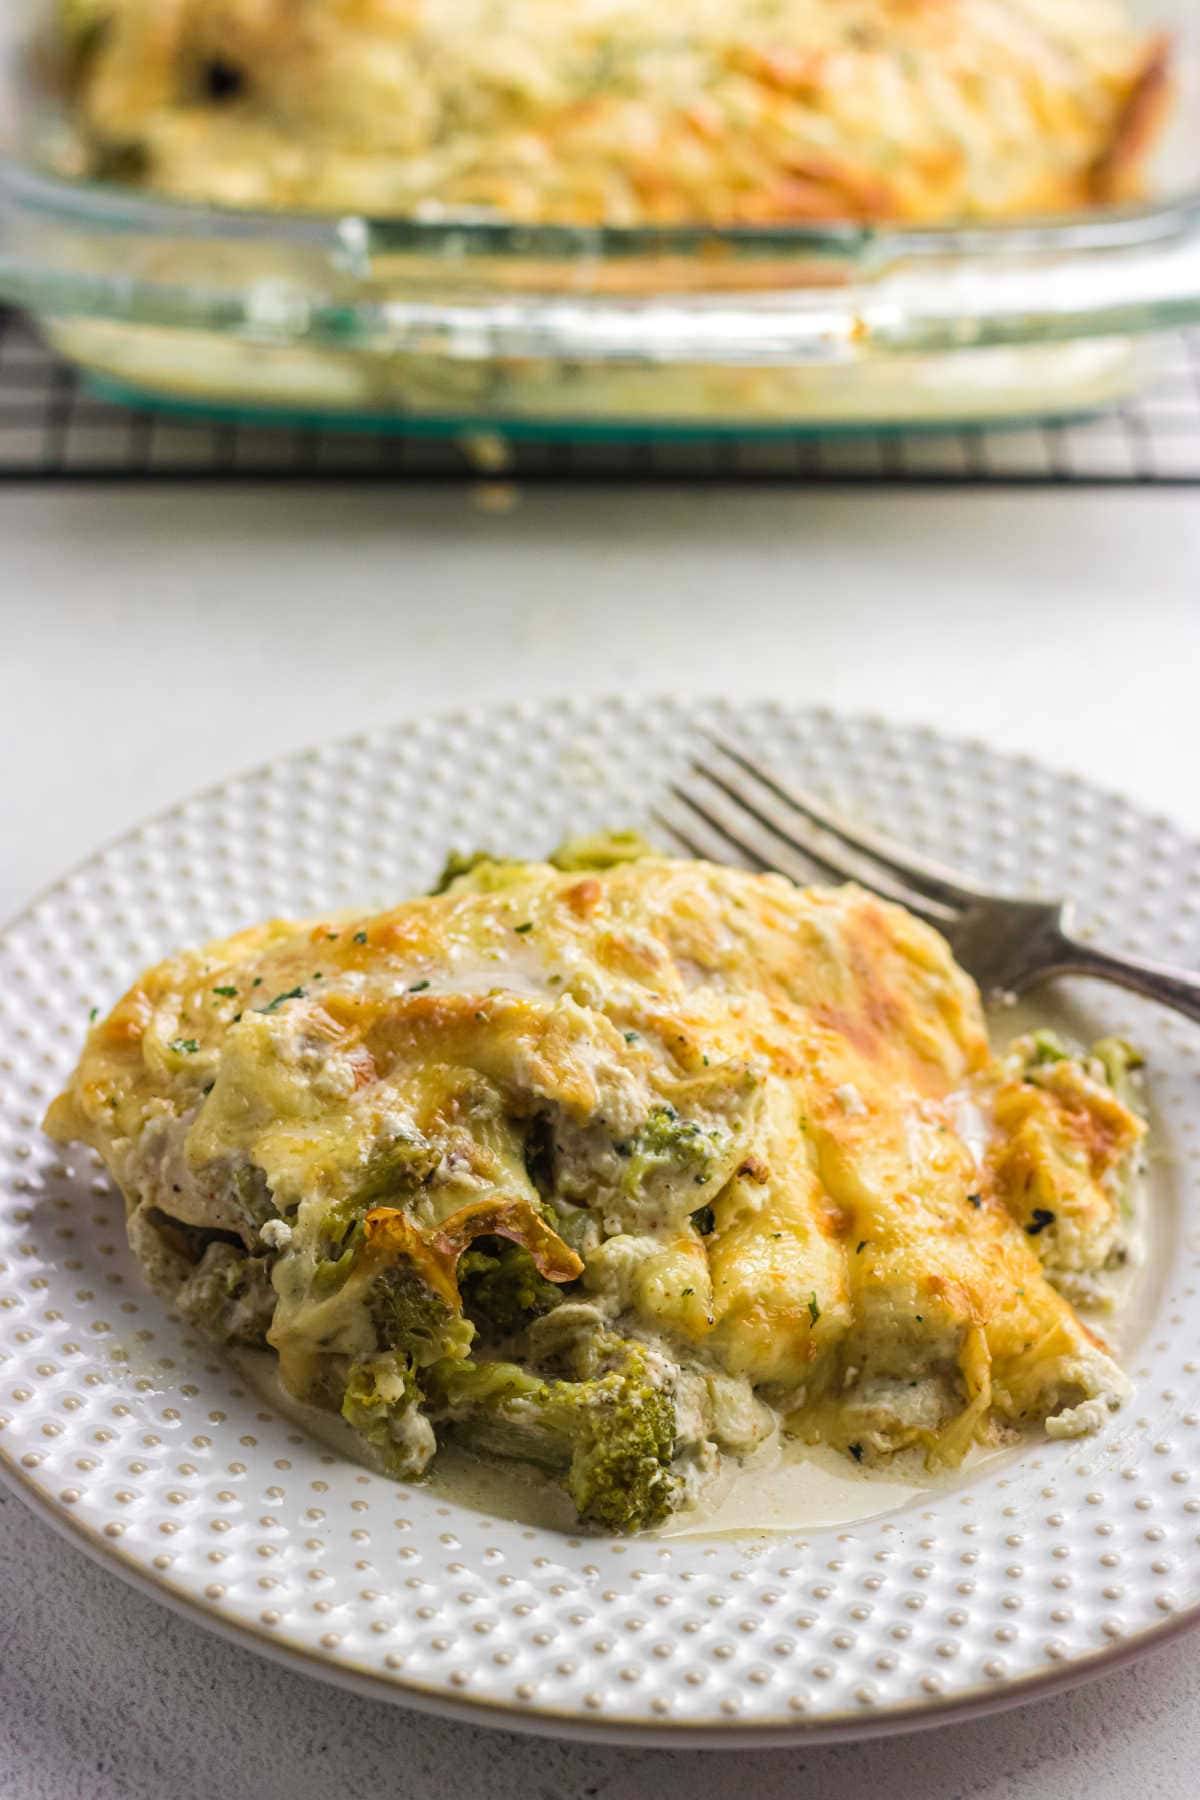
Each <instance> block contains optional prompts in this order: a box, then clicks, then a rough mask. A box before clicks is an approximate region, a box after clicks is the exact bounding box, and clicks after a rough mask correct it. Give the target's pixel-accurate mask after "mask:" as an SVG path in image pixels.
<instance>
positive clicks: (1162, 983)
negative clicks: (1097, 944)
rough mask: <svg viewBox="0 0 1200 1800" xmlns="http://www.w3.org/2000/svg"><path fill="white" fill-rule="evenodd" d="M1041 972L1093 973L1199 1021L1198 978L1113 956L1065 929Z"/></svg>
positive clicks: (1136, 960)
mask: <svg viewBox="0 0 1200 1800" xmlns="http://www.w3.org/2000/svg"><path fill="white" fill-rule="evenodd" d="M1043 973H1044V974H1047V975H1094V976H1096V977H1097V978H1098V979H1099V980H1101V981H1113V982H1116V984H1117V986H1118V987H1123V988H1130V989H1131V990H1132V991H1133V993H1135V994H1144V995H1145V997H1146V999H1147V1000H1157V1001H1158V1002H1159V1004H1160V1005H1162V1006H1169V1007H1171V1008H1172V1010H1173V1011H1175V1012H1178V1013H1182V1014H1183V1015H1184V1017H1185V1018H1187V1019H1193V1020H1194V1021H1195V1022H1196V1024H1198V1025H1200V978H1198V977H1197V976H1195V975H1189V974H1187V973H1185V971H1184V970H1183V969H1171V968H1168V967H1167V965H1166V964H1165V963H1153V962H1144V961H1143V960H1142V958H1141V957H1139V956H1114V955H1113V954H1112V953H1111V952H1110V951H1108V950H1097V949H1095V948H1094V947H1093V946H1092V945H1091V944H1081V943H1079V942H1078V941H1077V940H1076V939H1075V938H1072V937H1068V936H1067V934H1066V933H1065V932H1064V933H1062V934H1061V935H1060V937H1059V940H1058V943H1057V945H1056V946H1055V951H1054V954H1053V955H1052V956H1051V958H1050V960H1049V965H1048V967H1047V968H1046V969H1045V970H1044V971H1043Z"/></svg>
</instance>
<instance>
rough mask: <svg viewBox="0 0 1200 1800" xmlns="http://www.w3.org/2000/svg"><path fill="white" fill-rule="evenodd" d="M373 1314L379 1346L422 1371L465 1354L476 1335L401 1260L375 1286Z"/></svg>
mask: <svg viewBox="0 0 1200 1800" xmlns="http://www.w3.org/2000/svg"><path fill="white" fill-rule="evenodd" d="M370 1311H371V1317H372V1319H373V1320H374V1322H375V1329H376V1332H377V1333H378V1336H379V1342H380V1344H381V1346H382V1347H383V1348H384V1349H387V1350H396V1351H400V1352H402V1353H403V1354H404V1355H405V1356H407V1357H409V1358H410V1359H411V1361H412V1362H413V1363H414V1364H415V1366H416V1367H417V1368H419V1369H423V1368H425V1367H426V1366H427V1365H428V1364H429V1363H435V1362H439V1361H441V1360H443V1359H444V1358H451V1359H459V1358H462V1357H464V1356H466V1355H467V1353H468V1352H469V1350H470V1348H471V1341H472V1339H473V1338H474V1336H475V1327H474V1326H473V1325H472V1323H471V1321H470V1320H469V1319H466V1318H464V1317H463V1315H462V1314H461V1313H459V1312H455V1311H454V1310H453V1309H452V1308H451V1307H450V1306H448V1305H447V1304H446V1302H445V1300H443V1299H442V1297H441V1295H440V1294H437V1293H435V1292H434V1290H433V1288H431V1287H430V1286H429V1284H428V1282H426V1281H423V1280H422V1278H421V1276H420V1275H419V1274H418V1272H417V1270H416V1269H414V1268H413V1267H412V1265H411V1264H410V1263H407V1262H405V1261H403V1260H402V1261H400V1262H398V1263H396V1264H395V1265H394V1266H393V1267H392V1268H390V1269H388V1270H387V1272H386V1273H385V1274H383V1275H381V1276H380V1277H379V1279H378V1281H377V1282H376V1283H375V1285H374V1288H373V1289H372V1292H371V1299H370Z"/></svg>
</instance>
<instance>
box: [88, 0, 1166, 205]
mask: <svg viewBox="0 0 1200 1800" xmlns="http://www.w3.org/2000/svg"><path fill="white" fill-rule="evenodd" d="M64 7H65V14H66V18H67V21H68V26H69V29H70V30H71V32H72V34H73V38H74V42H75V43H76V45H77V47H78V48H77V59H78V60H77V66H76V110H77V117H78V120H79V124H80V127H81V133H82V140H83V145H84V155H85V157H86V158H87V159H88V160H89V161H90V163H91V166H92V167H93V168H96V169H99V170H100V172H102V173H104V172H106V171H107V172H115V173H118V174H122V175H126V176H128V175H130V174H134V175H135V176H136V178H137V179H139V180H143V181H145V182H146V183H147V184H148V185H149V186H151V187H153V188H155V189H158V190H160V191H162V192H166V193H170V194H176V195H180V196H183V197H186V198H189V199H211V200H216V201H219V202H224V203H226V204H234V205H280V206H291V207H315V208H326V209H333V210H340V209H344V208H354V209H359V210H362V211H366V212H375V213H412V212H420V211H421V209H422V208H424V209H426V210H429V209H431V208H432V209H434V211H435V213H436V211H437V210H438V209H440V210H442V211H450V212H462V211H464V210H466V211H468V212H470V211H471V210H472V209H479V208H483V209H485V210H486V211H487V212H488V213H490V214H499V215H501V216H504V217H509V218H513V219H517V220H523V221H556V222H566V223H583V224H591V223H601V222H603V223H609V224H616V225H636V224H678V223H685V224H686V223H691V222H700V221H710V222H716V223H721V224H738V225H775V224H787V223H812V222H818V223H819V222H822V221H829V220H842V219H865V220H888V219H893V220H908V221H917V222H946V221H950V220H954V219H960V218H1000V217H1011V216H1014V215H1018V214H1037V213H1053V212H1062V211H1070V210H1075V209H1078V208H1081V207H1086V206H1089V205H1093V204H1097V203H1106V202H1112V201H1119V200H1123V199H1128V198H1129V197H1131V196H1132V195H1133V194H1135V193H1136V192H1137V191H1138V189H1139V185H1140V181H1141V173H1142V169H1143V167H1144V164H1145V161H1146V157H1147V154H1148V151H1149V148H1150V146H1151V144H1152V142H1153V138H1154V135H1155V130H1156V126H1157V121H1158V118H1159V116H1160V115H1161V112H1162V109H1163V101H1164V98H1165V95H1166V87H1167V77H1166V57H1165V50H1164V46H1163V43H1162V42H1161V41H1159V40H1152V39H1150V38H1149V37H1147V36H1146V35H1145V34H1143V33H1141V32H1139V31H1137V30H1135V29H1134V27H1133V26H1132V25H1131V23H1130V21H1129V19H1128V16H1127V13H1126V11H1125V8H1124V6H1123V5H1121V4H1119V3H1118V0H757V3H755V4H750V3H749V0H674V3H673V4H672V5H671V6H670V7H668V8H665V9H664V8H655V7H646V6H644V5H639V4H634V3H633V0H503V4H501V3H500V0H64Z"/></svg>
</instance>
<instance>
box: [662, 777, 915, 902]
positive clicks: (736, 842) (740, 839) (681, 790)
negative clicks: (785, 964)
mask: <svg viewBox="0 0 1200 1800" xmlns="http://www.w3.org/2000/svg"><path fill="white" fill-rule="evenodd" d="M671 792H672V793H673V794H674V795H675V798H676V799H677V800H678V801H679V802H680V803H681V804H682V805H684V806H686V807H687V808H688V810H689V812H691V813H693V814H694V815H695V816H696V817H697V818H699V819H701V820H703V822H704V824H705V825H706V826H707V827H708V829H709V830H710V831H711V832H713V833H714V834H715V836H716V837H717V838H718V839H720V840H722V841H723V842H725V843H727V844H731V845H732V846H733V847H734V849H735V850H737V851H738V852H739V853H740V854H741V855H742V856H744V857H745V858H746V859H747V860H748V861H749V862H750V863H751V864H752V865H753V867H755V868H757V869H772V870H775V871H777V872H778V873H779V874H781V875H786V876H787V877H788V879H789V881H794V882H796V883H797V885H798V886H801V887H803V886H807V884H808V882H809V881H810V879H811V875H810V871H809V869H808V867H807V866H806V865H807V864H813V865H815V866H816V867H817V868H818V869H820V870H822V871H823V872H824V873H825V874H827V875H831V876H832V877H833V879H834V880H835V881H845V880H856V879H858V877H857V875H856V874H855V872H854V870H853V869H851V868H850V867H849V865H848V864H846V863H843V862H842V861H840V860H837V861H835V860H833V859H832V857H831V856H830V855H828V854H827V853H825V852H824V851H822V850H819V849H817V848H815V847H814V848H812V849H810V848H809V846H808V844H807V842H793V841H792V840H791V839H788V838H786V837H783V836H782V835H781V834H780V832H779V830H778V828H777V827H773V826H772V825H771V824H770V822H769V820H765V819H762V818H760V816H759V815H758V814H756V813H754V812H753V811H752V810H751V809H750V808H748V807H747V806H746V805H745V803H744V802H741V801H739V802H738V807H739V811H738V812H737V813H736V814H735V815H734V819H733V822H731V821H730V818H729V812H730V810H731V809H730V808H728V807H724V808H721V809H720V810H718V811H714V810H713V805H712V802H711V801H709V802H708V804H705V801H706V800H707V799H708V797H707V796H705V797H704V798H701V797H700V796H699V795H698V794H697V793H696V792H694V791H693V790H690V789H688V788H685V787H681V786H679V785H677V784H675V783H672V785H671ZM735 798H736V796H735ZM719 804H720V803H718V806H719ZM750 820H754V821H755V822H756V823H758V824H760V825H765V826H766V829H767V831H768V832H770V834H771V837H772V839H773V840H774V841H773V843H772V844H770V845H768V846H766V847H765V848H762V849H760V848H759V846H758V845H757V844H756V843H755V842H754V841H753V839H752V838H749V837H747V835H746V830H745V827H746V824H747V823H748V822H749V821H750ZM664 823H666V824H667V829H668V830H670V831H673V832H674V833H675V836H676V837H677V838H678V840H679V842H680V843H683V844H686V845H687V846H688V847H689V848H690V849H691V850H692V851H693V854H696V855H700V856H704V855H707V854H708V853H707V852H706V851H704V850H702V849H700V848H699V847H698V846H697V845H696V844H695V841H694V839H693V840H689V839H688V837H687V836H686V834H685V833H683V832H681V831H680V830H679V829H678V827H676V826H674V825H672V824H670V823H669V822H667V821H664ZM780 847H782V848H780ZM864 885H865V886H869V887H873V888H874V890H875V891H876V893H880V894H882V895H883V896H884V898H885V899H888V900H898V901H899V903H900V904H901V905H902V906H906V907H907V908H908V910H909V911H910V912H914V913H917V914H918V915H919V916H920V917H921V918H923V919H924V920H926V922H927V923H928V924H930V925H934V926H938V927H944V926H945V925H946V923H947V918H948V915H947V912H946V909H945V908H943V907H939V906H937V905H936V903H935V902H931V901H926V900H923V899H922V898H920V897H919V896H915V895H909V894H904V893H902V892H901V890H900V889H899V888H897V887H896V886H895V885H894V884H893V883H891V882H889V881H887V880H886V879H884V880H869V881H867V882H865V883H864Z"/></svg>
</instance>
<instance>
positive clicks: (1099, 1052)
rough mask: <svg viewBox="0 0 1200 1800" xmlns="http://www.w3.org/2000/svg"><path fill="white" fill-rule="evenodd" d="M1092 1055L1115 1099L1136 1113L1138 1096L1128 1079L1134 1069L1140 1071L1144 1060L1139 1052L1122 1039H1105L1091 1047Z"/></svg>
mask: <svg viewBox="0 0 1200 1800" xmlns="http://www.w3.org/2000/svg"><path fill="white" fill-rule="evenodd" d="M1092 1055H1093V1056H1094V1057H1095V1059H1096V1061H1097V1062H1098V1063H1099V1064H1100V1067H1101V1068H1102V1069H1103V1071H1104V1079H1105V1081H1107V1083H1108V1085H1109V1087H1110V1088H1111V1089H1112V1091H1113V1093H1114V1094H1115V1095H1116V1096H1117V1099H1118V1100H1120V1101H1121V1103H1122V1105H1124V1106H1132V1107H1133V1108H1134V1110H1135V1111H1136V1110H1137V1101H1138V1094H1137V1090H1136V1088H1135V1086H1134V1084H1133V1081H1132V1080H1131V1079H1130V1078H1131V1076H1132V1073H1133V1071H1134V1069H1140V1068H1141V1067H1142V1065H1143V1063H1144V1062H1145V1060H1146V1059H1145V1057H1144V1056H1143V1055H1142V1053H1141V1051H1140V1050H1137V1049H1135V1048H1134V1046H1133V1045H1132V1044H1130V1043H1127V1042H1126V1040H1125V1039H1124V1038H1119V1037H1106V1038H1100V1039H1099V1041H1098V1042H1097V1043H1095V1044H1093V1045H1092Z"/></svg>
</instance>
